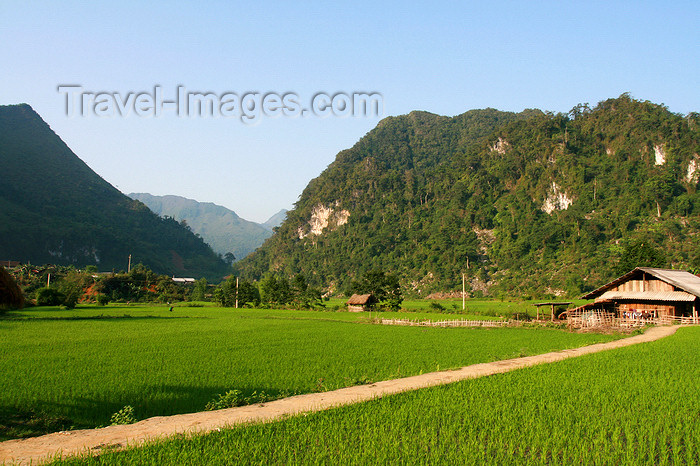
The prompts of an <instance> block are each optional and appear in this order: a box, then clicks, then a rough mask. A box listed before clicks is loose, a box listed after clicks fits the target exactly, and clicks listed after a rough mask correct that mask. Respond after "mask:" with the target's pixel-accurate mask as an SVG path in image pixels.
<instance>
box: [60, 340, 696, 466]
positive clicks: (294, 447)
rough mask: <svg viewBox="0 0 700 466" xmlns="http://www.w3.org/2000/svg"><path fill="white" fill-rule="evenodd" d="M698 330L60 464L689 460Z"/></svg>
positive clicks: (693, 439) (693, 442) (693, 445)
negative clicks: (545, 363)
mask: <svg viewBox="0 0 700 466" xmlns="http://www.w3.org/2000/svg"><path fill="white" fill-rule="evenodd" d="M698 355H700V328H697V327H694V328H681V329H679V330H678V332H677V333H676V334H675V335H673V336H670V337H667V338H665V339H662V340H659V341H656V342H652V343H645V344H641V345H635V346H631V347H627V348H621V349H616V350H611V351H607V352H603V353H597V354H592V355H587V356H582V357H579V358H574V359H568V360H565V361H562V362H558V363H553V364H548V365H542V366H536V367H532V368H527V369H521V370H517V371H514V372H510V373H506V374H500V375H494V376H491V377H485V378H481V379H475V380H467V381H463V382H459V383H455V384H452V385H447V386H441V387H435V388H429V389H423V390H418V391H414V392H409V393H404V394H399V395H393V396H388V397H385V398H382V399H379V400H375V401H371V402H365V403H361V404H357V405H353V406H348V407H343V408H338V409H334V410H329V411H325V412H318V413H313V414H308V415H300V416H296V417H293V418H289V419H286V420H283V421H277V422H272V423H268V424H257V425H251V426H241V427H237V428H233V429H229V430H222V431H220V432H212V433H210V434H207V435H202V436H196V437H192V438H184V437H180V438H175V439H171V440H167V441H162V442H159V443H155V444H151V445H147V446H144V447H140V448H136V449H133V450H128V451H124V452H112V453H105V454H103V455H102V456H100V457H98V458H92V459H84V458H83V459H72V460H70V461H67V463H69V464H84V463H88V464H494V465H501V464H565V465H568V464H601V465H602V464H605V465H607V464H621V465H643V464H649V465H656V464H660V465H666V464H674V465H675V464H698V463H700V433H699V432H700V397H699V396H698V380H700V364H699V363H698Z"/></svg>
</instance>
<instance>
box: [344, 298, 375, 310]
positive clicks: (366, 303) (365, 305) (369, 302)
mask: <svg viewBox="0 0 700 466" xmlns="http://www.w3.org/2000/svg"><path fill="white" fill-rule="evenodd" d="M376 303H377V299H376V298H375V297H374V295H372V294H354V295H352V296H350V299H348V302H347V303H345V304H347V305H348V311H350V312H362V311H370V310H372V306H373V305H374V304H376Z"/></svg>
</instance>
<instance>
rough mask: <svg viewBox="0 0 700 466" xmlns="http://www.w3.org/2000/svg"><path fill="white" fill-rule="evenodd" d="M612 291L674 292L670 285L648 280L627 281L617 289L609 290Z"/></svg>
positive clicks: (653, 279) (651, 279)
mask: <svg viewBox="0 0 700 466" xmlns="http://www.w3.org/2000/svg"><path fill="white" fill-rule="evenodd" d="M611 290H612V291H675V289H674V286H673V285H671V284H670V283H666V282H664V281H661V280H658V279H656V278H649V279H647V280H629V281H626V282H624V283H620V284H619V285H617V287H614V288H611Z"/></svg>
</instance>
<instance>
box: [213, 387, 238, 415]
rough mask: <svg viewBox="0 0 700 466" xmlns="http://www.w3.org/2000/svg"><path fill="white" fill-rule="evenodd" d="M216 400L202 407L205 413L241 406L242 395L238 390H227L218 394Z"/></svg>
mask: <svg viewBox="0 0 700 466" xmlns="http://www.w3.org/2000/svg"><path fill="white" fill-rule="evenodd" d="M217 397H218V398H217V399H215V400H212V401H210V402H209V403H207V405H206V406H205V407H204V409H205V410H206V411H213V410H215V409H226V408H234V407H236V406H242V405H243V393H241V391H240V390H229V391H227V392H226V393H224V394H223V395H222V394H218V395H217Z"/></svg>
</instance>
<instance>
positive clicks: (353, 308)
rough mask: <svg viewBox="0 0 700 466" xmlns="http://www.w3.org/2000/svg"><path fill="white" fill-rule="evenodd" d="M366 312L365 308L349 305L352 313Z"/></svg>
mask: <svg viewBox="0 0 700 466" xmlns="http://www.w3.org/2000/svg"><path fill="white" fill-rule="evenodd" d="M364 310H365V307H364V306H353V305H352V304H348V311H350V312H362V311H364Z"/></svg>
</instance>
